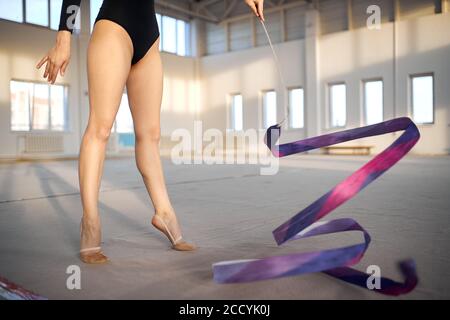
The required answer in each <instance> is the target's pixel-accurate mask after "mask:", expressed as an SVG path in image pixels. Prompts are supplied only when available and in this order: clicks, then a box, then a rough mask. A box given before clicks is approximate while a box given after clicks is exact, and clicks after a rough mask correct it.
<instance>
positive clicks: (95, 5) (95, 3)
mask: <svg viewBox="0 0 450 320" xmlns="http://www.w3.org/2000/svg"><path fill="white" fill-rule="evenodd" d="M102 2H103V0H91V7H90V9H89V10H90V15H91V32H92V30H93V29H94V23H95V19H97V15H98V12H99V11H100V7H101V6H102Z"/></svg>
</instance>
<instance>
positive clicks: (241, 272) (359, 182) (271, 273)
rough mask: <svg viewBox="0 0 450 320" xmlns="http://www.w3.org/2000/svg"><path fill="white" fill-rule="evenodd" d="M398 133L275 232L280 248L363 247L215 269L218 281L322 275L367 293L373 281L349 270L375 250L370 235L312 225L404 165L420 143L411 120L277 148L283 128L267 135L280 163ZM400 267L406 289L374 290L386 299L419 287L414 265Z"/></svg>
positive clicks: (384, 285)
mask: <svg viewBox="0 0 450 320" xmlns="http://www.w3.org/2000/svg"><path fill="white" fill-rule="evenodd" d="M396 131H404V133H403V134H402V135H401V136H400V137H399V138H398V139H397V140H395V141H394V142H393V143H392V145H390V146H389V147H388V148H387V149H385V150H384V151H383V152H382V153H380V154H379V155H377V156H376V157H374V158H373V159H372V160H371V161H369V162H368V163H367V164H365V165H364V166H363V167H361V168H360V169H359V170H357V171H356V172H354V173H353V174H352V175H350V176H349V177H347V178H346V179H345V180H344V181H342V182H341V183H339V184H338V185H336V186H335V187H334V188H333V189H332V190H330V191H329V192H328V193H326V194H325V195H323V196H322V197H320V198H319V199H318V200H316V201H315V202H314V203H312V204H311V205H310V206H308V207H307V208H305V209H303V210H302V211H300V212H299V213H297V214H296V215H295V216H293V217H292V218H291V219H289V220H287V221H286V222H284V223H283V224H281V225H280V226H279V227H277V228H276V229H275V230H273V236H274V239H275V241H276V243H277V244H278V245H282V244H283V243H285V242H287V241H292V240H298V239H303V238H307V237H312V236H319V235H323V234H330V233H337V232H346V231H358V232H362V234H363V236H364V242H362V243H359V244H356V245H352V246H347V247H341V248H336V249H330V250H321V251H316V252H307V253H297V254H289V255H283V256H272V257H268V258H262V259H252V260H233V261H222V262H218V263H214V264H213V273H214V280H215V281H216V282H218V283H239V282H249V281H257V280H265V279H273V278H278V277H285V276H294V275H300V274H305V273H312V272H323V273H325V274H327V275H330V276H332V277H335V278H337V279H340V280H343V281H346V282H348V283H352V284H354V285H357V286H360V287H363V288H366V289H368V286H367V282H368V279H369V277H370V276H371V275H369V274H366V273H364V272H360V271H357V270H354V269H351V268H349V266H352V265H355V264H356V263H358V262H359V261H360V260H361V258H362V257H363V256H364V253H365V252H366V250H367V248H368V246H369V244H370V235H369V233H368V232H367V231H366V230H364V228H362V227H361V226H360V225H359V224H358V223H357V222H356V221H355V220H353V219H350V218H346V219H337V220H332V221H329V222H326V223H322V224H320V225H316V226H312V224H313V223H315V222H316V221H318V220H320V219H321V218H323V217H324V216H326V215H327V214H329V213H330V212H331V211H333V210H334V209H336V208H337V207H339V206H340V205H342V204H343V203H344V202H346V201H347V200H349V199H351V198H353V197H354V196H355V195H356V194H358V193H359V192H360V191H361V190H362V189H364V188H365V187H366V186H367V185H369V184H370V183H371V182H373V181H374V180H375V179H377V178H378V177H379V176H381V175H382V174H383V173H384V172H386V171H387V170H388V169H389V168H391V167H392V166H394V165H395V164H396V163H397V162H398V161H399V160H400V159H402V158H403V157H404V156H405V155H406V154H407V153H408V152H409V151H410V150H411V149H412V148H413V146H414V145H415V144H416V143H417V141H418V140H419V138H420V133H419V130H418V129H417V127H416V125H415V124H414V123H413V122H412V121H411V119H409V118H397V119H393V120H389V121H385V122H382V123H378V124H374V125H370V126H367V127H362V128H356V129H350V130H345V131H341V132H336V133H331V134H326V135H322V136H318V137H313V138H308V139H304V140H299V141H294V142H290V143H286V144H281V145H276V142H277V141H278V139H279V137H280V134H281V126H280V125H279V124H277V125H274V126H272V127H270V128H269V129H267V132H266V136H265V143H266V145H267V147H268V148H269V149H270V151H271V152H272V154H273V155H274V156H276V157H285V156H288V155H292V154H296V153H300V152H305V151H308V150H314V149H317V148H321V147H325V146H330V145H334V144H337V143H341V142H345V141H351V140H355V139H360V138H365V137H371V136H378V135H382V134H386V133H390V132H396ZM399 267H400V271H401V272H402V274H403V276H404V278H405V280H404V282H403V283H400V282H395V281H393V280H390V279H387V278H380V279H379V280H380V286H379V287H378V288H377V287H375V288H373V289H372V290H374V291H376V292H379V293H382V294H386V295H401V294H406V293H408V292H410V291H412V290H413V289H414V288H415V287H416V285H417V283H418V278H417V274H416V268H415V263H414V261H412V260H405V261H402V262H400V263H399Z"/></svg>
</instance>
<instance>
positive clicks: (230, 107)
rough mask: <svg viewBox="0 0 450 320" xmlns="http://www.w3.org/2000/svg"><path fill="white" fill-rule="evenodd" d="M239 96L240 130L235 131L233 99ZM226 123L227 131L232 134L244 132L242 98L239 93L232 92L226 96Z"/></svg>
mask: <svg viewBox="0 0 450 320" xmlns="http://www.w3.org/2000/svg"><path fill="white" fill-rule="evenodd" d="M237 96H241V99H242V129H239V130H237V129H236V127H235V123H234V117H233V116H234V97H237ZM227 105H228V112H227V115H228V123H227V129H228V130H231V131H234V132H242V131H244V96H243V95H242V93H240V92H232V93H229V94H228V103H227Z"/></svg>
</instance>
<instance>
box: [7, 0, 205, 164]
mask: <svg viewBox="0 0 450 320" xmlns="http://www.w3.org/2000/svg"><path fill="white" fill-rule="evenodd" d="M81 8H82V10H84V12H83V15H84V16H88V14H89V12H88V8H89V7H88V6H82V7H81ZM82 23H83V25H82V30H89V26H88V23H89V21H88V19H82ZM86 23H87V27H86V26H85V25H84V24H86ZM83 26H84V29H83ZM55 36H56V32H55V31H52V30H49V29H47V28H41V27H36V26H31V25H25V24H19V23H14V22H9V21H4V20H0V70H1V74H0V136H1V138H0V141H1V148H0V158H17V157H25V155H20V154H19V149H20V148H19V146H18V139H19V138H18V137H19V136H22V135H23V134H24V133H23V132H20V133H19V132H12V131H11V130H10V118H11V110H10V108H11V106H10V89H9V86H10V80H11V79H17V80H25V81H43V80H44V79H43V78H42V73H43V72H42V71H38V70H36V68H35V65H36V63H37V62H38V61H39V60H40V59H41V58H42V56H44V54H45V53H46V52H47V51H48V50H49V49H50V48H51V47H52V46H53V44H54V42H55ZM89 37H90V34H89V33H88V32H87V33H86V32H84V33H82V34H80V35H74V36H73V37H72V53H71V61H70V65H69V68H68V71H67V73H66V76H65V77H64V78H61V77H58V80H57V83H58V84H65V85H68V86H69V107H68V112H69V125H68V127H69V129H68V131H67V132H64V133H51V132H50V133H49V134H50V135H61V134H62V135H63V137H64V152H63V153H52V154H51V155H49V156H50V157H59V156H77V155H78V151H79V145H80V141H81V137H82V134H83V132H84V129H85V127H86V125H87V121H88V115H89V101H88V83H87V76H86V53H87V44H88V41H89ZM162 60H163V66H164V85H165V88H164V97H163V104H162V114H161V132H162V135H164V136H170V134H171V132H172V131H173V130H175V129H176V128H179V127H188V128H189V127H190V126H191V124H192V123H193V120H194V119H195V117H196V112H197V106H198V102H197V97H198V96H199V95H198V94H197V92H198V90H197V89H196V88H198V84H197V83H198V81H197V79H196V68H197V60H196V59H195V58H187V57H179V56H176V55H173V54H167V53H162ZM30 156H31V157H35V156H36V155H30Z"/></svg>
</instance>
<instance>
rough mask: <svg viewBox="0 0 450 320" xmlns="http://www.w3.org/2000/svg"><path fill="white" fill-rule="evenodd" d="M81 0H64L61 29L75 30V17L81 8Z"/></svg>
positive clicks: (60, 21) (60, 22)
mask: <svg viewBox="0 0 450 320" xmlns="http://www.w3.org/2000/svg"><path fill="white" fill-rule="evenodd" d="M80 4H81V0H64V1H63V4H62V7H61V15H60V20H59V31H69V32H70V33H72V32H73V28H74V26H75V17H76V15H77V13H78V10H79V8H80Z"/></svg>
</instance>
